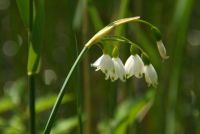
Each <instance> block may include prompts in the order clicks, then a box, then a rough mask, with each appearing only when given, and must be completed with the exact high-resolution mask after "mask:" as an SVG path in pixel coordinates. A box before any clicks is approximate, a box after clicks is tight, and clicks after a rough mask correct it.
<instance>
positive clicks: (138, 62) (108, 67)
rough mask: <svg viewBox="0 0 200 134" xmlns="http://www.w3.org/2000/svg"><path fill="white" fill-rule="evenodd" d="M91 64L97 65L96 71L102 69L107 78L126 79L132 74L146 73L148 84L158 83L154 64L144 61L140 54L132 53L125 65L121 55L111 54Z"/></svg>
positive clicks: (140, 75)
mask: <svg viewBox="0 0 200 134" xmlns="http://www.w3.org/2000/svg"><path fill="white" fill-rule="evenodd" d="M91 66H92V67H95V68H96V71H98V70H101V71H102V72H103V73H104V74H105V79H106V80H108V79H111V81H115V80H117V79H120V80H121V81H125V80H126V79H128V78H130V77H132V76H135V77H136V78H141V77H142V76H143V74H144V76H145V80H146V82H147V84H148V86H151V85H152V86H154V87H156V86H157V84H158V76H157V73H156V71H155V69H154V67H153V65H152V64H151V63H150V62H148V63H145V62H143V60H142V58H141V57H140V56H139V55H138V54H131V56H130V57H129V58H128V59H127V61H126V62H125V65H124V64H123V62H122V61H121V59H120V58H119V56H114V57H113V58H111V56H110V55H108V54H103V55H102V56H101V57H100V58H98V59H97V60H96V61H95V62H94V63H93V64H91Z"/></svg>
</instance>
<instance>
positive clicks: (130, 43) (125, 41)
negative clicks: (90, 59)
mask: <svg viewBox="0 0 200 134" xmlns="http://www.w3.org/2000/svg"><path fill="white" fill-rule="evenodd" d="M109 40H112V41H118V42H123V43H127V44H129V45H134V46H135V47H137V48H139V49H140V50H141V51H142V52H144V50H143V49H142V48H141V47H140V46H139V45H137V44H136V43H134V42H132V41H130V40H129V39H127V38H125V37H122V36H107V37H104V38H103V39H102V41H109Z"/></svg>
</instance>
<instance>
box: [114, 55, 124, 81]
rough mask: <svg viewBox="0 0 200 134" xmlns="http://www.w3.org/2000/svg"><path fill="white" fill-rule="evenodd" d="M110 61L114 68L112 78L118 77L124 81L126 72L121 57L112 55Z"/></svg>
mask: <svg viewBox="0 0 200 134" xmlns="http://www.w3.org/2000/svg"><path fill="white" fill-rule="evenodd" d="M112 61H113V63H114V69H115V75H114V80H117V79H118V78H119V79H120V80H121V81H125V80H126V72H125V69H124V65H123V63H122V61H121V59H120V58H119V57H114V58H112Z"/></svg>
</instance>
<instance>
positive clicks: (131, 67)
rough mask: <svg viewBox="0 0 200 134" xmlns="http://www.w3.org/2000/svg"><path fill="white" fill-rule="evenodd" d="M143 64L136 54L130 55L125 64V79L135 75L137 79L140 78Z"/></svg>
mask: <svg viewBox="0 0 200 134" xmlns="http://www.w3.org/2000/svg"><path fill="white" fill-rule="evenodd" d="M143 69H144V63H143V61H142V59H141V58H140V56H139V55H138V54H136V55H131V56H130V57H129V58H128V59H127V61H126V63H125V71H126V77H127V78H130V77H131V76H133V75H135V77H137V78H141V77H142V74H143V72H144V70H143Z"/></svg>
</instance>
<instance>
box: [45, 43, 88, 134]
mask: <svg viewBox="0 0 200 134" xmlns="http://www.w3.org/2000/svg"><path fill="white" fill-rule="evenodd" d="M87 49H88V48H87V47H84V48H83V49H82V51H81V52H80V54H79V56H78V57H77V59H76V60H75V62H74V64H73V65H72V67H71V69H70V71H69V73H68V75H67V77H66V79H65V81H64V83H63V85H62V87H61V89H60V92H59V94H58V97H57V99H56V102H55V104H54V106H53V109H52V111H51V114H50V117H49V119H48V122H47V124H46V127H45V130H44V134H49V133H50V131H51V128H52V126H53V123H54V120H55V117H56V114H57V112H58V108H59V106H60V104H61V101H62V98H63V97H64V93H65V90H66V88H65V87H66V85H67V84H68V81H69V79H70V77H71V75H72V73H73V71H74V69H75V67H76V66H77V64H78V62H79V61H80V60H81V57H82V56H83V54H84V53H85V52H86V50H87Z"/></svg>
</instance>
